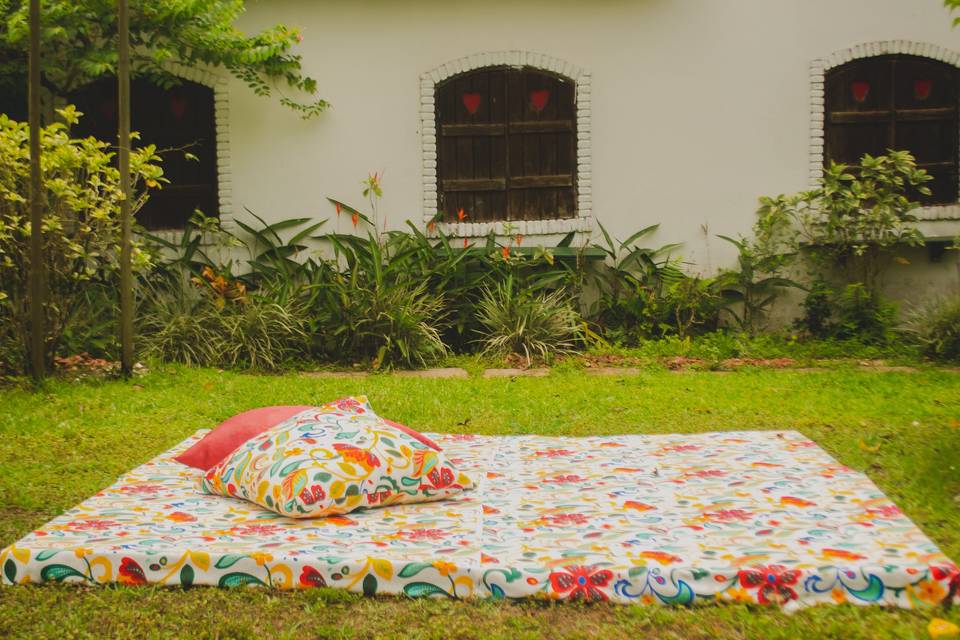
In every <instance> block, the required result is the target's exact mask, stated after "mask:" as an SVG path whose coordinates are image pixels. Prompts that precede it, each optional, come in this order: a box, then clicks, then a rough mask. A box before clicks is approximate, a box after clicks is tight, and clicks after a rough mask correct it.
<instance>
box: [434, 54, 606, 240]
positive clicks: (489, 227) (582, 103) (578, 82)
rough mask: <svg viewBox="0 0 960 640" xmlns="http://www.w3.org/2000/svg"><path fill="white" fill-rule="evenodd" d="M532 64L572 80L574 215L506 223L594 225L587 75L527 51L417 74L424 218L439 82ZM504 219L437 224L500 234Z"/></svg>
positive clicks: (459, 231)
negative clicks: (486, 69)
mask: <svg viewBox="0 0 960 640" xmlns="http://www.w3.org/2000/svg"><path fill="white" fill-rule="evenodd" d="M497 66H510V67H533V68H535V69H539V70H541V71H549V72H551V73H555V74H557V75H559V76H563V77H564V78H568V79H569V80H572V81H573V82H574V86H575V92H574V100H575V103H576V109H577V192H576V193H577V216H576V217H575V218H570V219H563V220H559V219H558V220H527V221H514V222H510V223H507V224H509V225H510V227H511V228H512V229H513V230H514V231H515V232H517V233H520V234H523V235H531V236H533V235H544V234H553V233H564V234H565V233H569V232H571V231H577V232H583V233H588V234H589V233H590V232H591V231H592V229H593V182H592V181H593V172H592V164H591V160H592V146H591V137H590V114H591V98H592V96H591V87H590V81H591V74H590V72H589V71H586V70H584V69H582V68H580V67H578V66H576V65H574V64H571V63H569V62H566V61H564V60H561V59H559V58H554V57H552V56H548V55H545V54H542V53H534V52H531V51H493V52H487V53H475V54H472V55H469V56H464V57H462V58H458V59H456V60H452V61H450V62H446V63H444V64H442V65H440V66H438V67H435V68H433V69H431V70H429V71H427V72H425V73H423V74H422V75H421V76H420V110H419V115H420V136H421V141H422V144H421V153H422V164H421V167H422V175H423V220H424V222H429V221H431V220H433V219H434V217H435V216H436V213H437V128H436V118H437V112H436V100H435V97H434V96H435V93H436V87H437V84H438V83H440V82H442V81H444V80H446V79H447V78H450V77H451V76H455V75H457V74H459V73H464V72H466V71H473V70H474V69H482V68H484V67H497ZM504 224H505V223H503V222H463V223H446V222H441V223H440V224H439V226H440V228H441V229H442V230H443V232H444V233H446V234H448V235H451V236H456V237H480V236H485V235H487V234H488V233H490V232H491V231H493V232H494V233H500V232H501V231H502V229H503V225H504Z"/></svg>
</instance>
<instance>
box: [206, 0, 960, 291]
mask: <svg viewBox="0 0 960 640" xmlns="http://www.w3.org/2000/svg"><path fill="white" fill-rule="evenodd" d="M248 7H249V9H248V14H247V15H246V16H245V18H244V23H243V24H244V25H245V26H246V27H247V28H250V29H253V28H257V27H262V26H267V25H269V24H273V23H276V22H282V23H285V24H287V25H290V26H295V27H297V28H298V29H299V30H300V32H301V33H302V35H303V38H304V40H303V43H302V44H301V45H300V46H299V48H298V52H299V53H301V54H302V56H303V64H304V68H305V71H306V72H307V73H308V74H310V75H312V76H313V77H315V78H317V80H318V81H319V85H320V94H321V95H322V97H324V98H326V99H327V100H329V101H330V102H331V103H332V105H333V106H332V108H331V109H330V111H329V112H328V113H326V114H324V115H322V116H321V117H319V118H315V119H313V120H309V121H303V120H301V119H300V118H299V117H298V116H297V115H296V114H295V113H293V112H291V111H289V110H288V109H286V108H284V107H282V106H280V105H279V104H278V102H277V100H276V99H269V98H261V97H256V96H254V95H253V94H252V92H250V91H249V90H248V89H247V88H246V87H245V86H244V85H243V84H242V83H241V82H239V81H236V80H232V81H231V82H230V84H229V90H228V94H227V95H228V99H229V109H227V110H226V113H227V114H228V118H229V127H228V130H229V136H230V140H229V142H230V145H229V146H230V149H229V157H227V158H222V159H221V160H222V164H223V166H226V167H229V171H230V174H231V175H230V176H229V184H230V186H231V191H232V193H231V195H230V201H231V203H232V208H233V215H237V216H240V215H243V210H244V208H245V207H246V208H249V209H250V210H252V211H254V212H256V213H257V214H259V215H261V216H263V217H265V218H267V219H270V220H277V219H282V218H288V217H294V216H313V217H318V218H330V219H331V222H330V223H329V226H328V228H333V227H334V226H335V225H334V222H335V219H336V216H335V214H334V211H333V209H332V207H331V206H330V205H329V204H328V203H327V202H326V200H325V197H326V196H333V197H336V198H338V199H342V200H345V201H347V202H350V203H354V204H356V205H358V206H359V205H361V204H363V201H362V198H361V197H360V193H359V192H360V189H361V186H360V181H361V180H362V179H363V178H364V177H365V176H366V175H367V173H368V172H372V171H382V172H383V173H384V177H383V186H384V190H385V197H384V199H383V201H382V206H381V217H382V216H383V215H386V217H387V221H388V224H389V226H390V227H393V228H399V227H400V226H401V225H402V224H403V223H404V221H405V220H407V219H409V220H411V221H414V222H415V223H416V224H418V225H420V226H423V224H424V216H425V214H427V213H428V211H426V209H428V208H429V202H430V193H429V190H430V189H431V188H432V186H431V185H430V184H429V172H427V173H428V180H427V184H426V185H425V184H424V173H425V172H424V160H425V155H424V137H423V136H422V133H423V132H422V130H421V124H422V122H423V120H421V118H422V113H421V112H422V107H423V87H422V76H424V74H429V73H430V72H431V70H435V69H438V68H442V65H445V64H446V63H448V62H452V61H457V60H462V59H469V58H470V56H475V55H482V54H490V56H494V55H497V54H498V53H499V52H516V54H517V56H523V58H522V59H523V60H524V61H526V60H527V57H526V56H528V55H530V58H529V60H536V59H538V58H536V57H534V55H533V54H537V55H539V56H541V58H539V59H543V60H555V61H562V62H565V63H568V65H569V67H570V68H575V69H577V70H578V72H579V73H587V74H589V76H590V86H589V110H590V112H589V115H590V122H591V126H590V132H589V139H588V140H581V142H580V144H581V145H584V144H586V145H587V146H588V148H589V149H590V157H589V167H588V169H589V171H588V176H587V177H588V178H589V184H588V185H587V186H588V190H589V196H590V199H589V207H590V211H589V213H590V216H589V218H590V220H589V221H588V222H590V223H592V221H593V220H594V219H595V220H599V221H600V222H601V223H603V225H604V226H606V227H607V228H608V229H609V230H610V231H611V232H612V233H613V234H614V235H617V236H620V237H625V236H626V235H628V234H629V233H631V232H633V231H635V230H637V229H639V228H641V227H643V226H647V225H650V224H654V223H660V225H661V226H660V230H659V232H658V234H657V235H656V236H655V237H654V238H653V240H652V242H653V243H655V244H663V243H668V242H682V243H683V248H682V250H681V251H682V254H683V255H684V257H685V258H687V259H688V260H689V261H690V262H691V263H692V265H693V267H692V268H693V269H694V270H696V271H700V272H703V273H712V272H714V271H715V270H716V269H717V268H719V267H723V266H727V265H730V264H732V259H733V252H732V251H731V247H729V246H728V245H727V244H726V243H725V242H723V241H721V240H719V239H717V238H716V237H715V234H718V233H721V234H726V235H735V234H737V233H747V232H749V229H750V227H751V226H752V224H753V221H754V211H755V209H756V202H757V197H758V196H760V195H764V194H777V193H781V192H793V191H798V190H802V189H805V188H807V187H808V185H809V183H810V170H811V155H810V152H811V145H816V143H817V139H816V136H818V135H821V134H820V133H819V130H820V128H821V127H820V125H819V124H818V123H817V122H816V111H817V109H816V104H817V100H818V96H817V93H816V92H817V89H818V88H817V86H816V83H815V77H816V72H817V66H818V65H820V66H821V67H823V66H824V63H823V61H824V60H832V59H833V58H831V56H834V55H835V54H836V53H837V52H843V51H845V50H851V49H852V48H854V47H856V46H857V45H859V44H861V43H883V42H888V43H889V42H903V43H921V44H926V45H929V47H930V49H929V51H930V52H948V53H955V52H960V30H956V31H955V30H953V29H951V26H950V25H951V18H950V16H949V14H948V13H947V12H946V11H945V10H944V9H943V7H942V2H941V0H843V1H839V0H636V1H633V2H628V1H613V0H611V1H599V2H585V1H583V0H580V1H556V0H554V1H550V2H543V1H532V0H512V1H510V2H505V1H501V0H487V1H486V2H482V3H481V2H460V1H455V0H447V1H426V0H414V1H404V2H397V1H395V0H365V1H364V0H351V1H349V2H340V3H333V2H316V1H310V0H299V1H297V0H261V1H260V2H250V3H248ZM870 46H877V45H870ZM877 52H878V53H881V52H882V51H881V50H880V49H878V50H877ZM904 52H906V51H904ZM490 59H491V61H493V60H495V58H493V57H491V58H490ZM812 72H813V73H812ZM812 75H813V77H814V82H813V83H812V82H811V77H812ZM820 89H821V90H822V87H821V88H820ZM280 90H281V91H283V90H284V88H283V87H280ZM426 159H427V160H429V154H427V156H426ZM582 169H583V167H581V172H582ZM582 187H583V185H581V189H580V193H581V196H582V195H583V193H584V191H583V188H582ZM425 203H426V204H425ZM580 206H581V207H583V200H582V197H581V202H580ZM932 215H936V216H938V217H941V218H943V217H948V218H952V217H953V216H951V215H947V214H945V213H944V212H942V211H941V212H932ZM942 222H943V220H941V223H938V231H937V233H938V234H942V233H944V231H943V230H944V229H946V230H947V231H946V232H949V233H953V232H956V231H957V230H960V225H958V223H957V222H956V221H953V220H949V219H948V220H946V223H947V224H946V225H943V224H942ZM339 224H340V227H341V230H344V231H345V230H347V229H348V228H349V220H346V219H344V220H341V221H340V222H339ZM585 228H589V227H585ZM538 230H539V231H544V232H545V231H550V230H554V231H557V230H562V229H559V228H557V227H550V225H549V224H547V225H544V226H543V227H541V228H540V229H532V228H531V229H529V230H528V231H530V232H532V233H535V232H536V231H538ZM555 237H556V236H544V237H543V238H541V239H539V240H538V239H536V238H529V239H528V240H526V241H525V243H527V244H534V243H538V242H540V241H543V242H547V243H548V242H549V241H550V240H551V239H552V238H555ZM955 256H956V254H955V253H954V254H948V257H947V258H945V263H947V266H944V264H940V265H928V264H925V263H924V264H921V265H918V264H914V266H913V268H914V269H917V270H918V271H916V272H914V273H913V274H912V275H911V278H910V281H911V282H912V283H913V285H914V286H913V287H911V291H916V285H917V280H918V279H919V280H920V281H921V282H922V283H925V282H929V284H930V287H931V288H933V289H936V290H938V289H942V288H944V287H956V286H957V284H956V283H957V278H958V276H957V269H956V268H955V267H953V266H952V265H951V264H949V263H951V262H953V263H954V264H955V260H956V257H955ZM922 258H923V255H922V254H921V255H920V258H919V259H918V260H919V262H923V260H922Z"/></svg>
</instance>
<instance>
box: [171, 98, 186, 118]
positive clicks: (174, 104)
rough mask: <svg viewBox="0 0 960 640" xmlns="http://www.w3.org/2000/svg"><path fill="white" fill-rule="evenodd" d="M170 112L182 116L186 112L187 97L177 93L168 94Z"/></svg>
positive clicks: (177, 116) (175, 115)
mask: <svg viewBox="0 0 960 640" xmlns="http://www.w3.org/2000/svg"><path fill="white" fill-rule="evenodd" d="M170 112H171V113H172V114H173V115H174V117H176V118H182V117H183V114H185V113H186V112H187V99H186V98H184V97H183V96H178V95H172V96H170Z"/></svg>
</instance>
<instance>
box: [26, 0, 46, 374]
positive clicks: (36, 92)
mask: <svg viewBox="0 0 960 640" xmlns="http://www.w3.org/2000/svg"><path fill="white" fill-rule="evenodd" d="M29 67H30V70H29V78H30V80H29V112H30V115H29V120H30V275H29V278H30V362H31V373H32V374H33V379H34V380H35V381H36V382H40V381H41V380H43V377H44V375H45V374H46V366H45V357H44V356H45V354H44V344H45V339H44V338H45V336H46V332H45V331H44V312H43V301H44V295H43V282H44V273H43V272H44V262H43V203H42V198H43V193H42V188H43V185H42V183H41V178H40V0H30V64H29Z"/></svg>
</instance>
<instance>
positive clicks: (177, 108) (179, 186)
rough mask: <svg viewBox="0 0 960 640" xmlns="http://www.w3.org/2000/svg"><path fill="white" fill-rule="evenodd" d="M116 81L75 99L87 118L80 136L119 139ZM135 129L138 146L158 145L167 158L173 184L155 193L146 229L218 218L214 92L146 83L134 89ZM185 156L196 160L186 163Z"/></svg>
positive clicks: (140, 215) (140, 216)
mask: <svg viewBox="0 0 960 640" xmlns="http://www.w3.org/2000/svg"><path fill="white" fill-rule="evenodd" d="M116 87H117V81H116V80H115V79H113V78H110V79H106V80H100V81H97V82H94V83H92V84H90V85H88V86H86V87H84V88H83V89H81V90H79V91H78V92H76V93H75V94H74V95H73V96H71V99H72V100H73V101H74V102H75V104H76V105H77V107H78V108H79V109H80V111H82V112H83V113H84V116H83V117H82V118H80V122H79V123H78V125H77V126H76V132H77V133H78V134H79V135H92V136H95V137H97V138H99V139H101V140H106V141H110V142H113V141H115V140H116V139H117V112H116V104H117V102H116V100H117V98H116V95H117V93H116ZM130 91H131V100H130V104H131V108H132V112H131V127H130V128H131V129H132V130H133V131H138V132H140V140H139V141H135V142H134V144H135V145H137V146H140V145H145V144H155V145H157V149H158V150H160V151H164V150H166V151H168V153H164V154H163V163H162V165H161V166H162V167H163V173H164V175H165V176H166V177H167V178H168V179H169V180H170V184H165V185H163V188H162V189H159V190H156V189H154V190H151V192H150V199H149V200H148V201H147V203H146V205H144V207H143V208H142V209H141V210H140V211H139V212H137V222H138V223H140V224H141V225H143V226H144V227H146V228H147V229H182V228H183V227H184V225H185V224H186V223H187V221H188V220H189V219H190V217H191V216H192V215H193V212H194V210H196V209H200V210H201V211H203V213H204V214H205V215H207V216H217V215H218V214H219V204H218V198H217V190H218V187H217V181H218V180H217V148H216V120H215V115H214V95H213V89H210V88H209V87H205V86H203V85H201V84H198V83H196V82H188V81H183V82H181V83H180V84H178V85H176V86H173V87H170V88H163V87H159V86H157V85H155V84H153V83H152V82H150V81H149V80H147V79H146V78H135V79H134V80H133V82H132V83H131V87H130ZM184 151H187V152H190V153H192V154H193V155H195V156H196V157H197V160H196V161H194V160H187V159H185V158H184V155H183V154H184Z"/></svg>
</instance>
